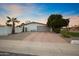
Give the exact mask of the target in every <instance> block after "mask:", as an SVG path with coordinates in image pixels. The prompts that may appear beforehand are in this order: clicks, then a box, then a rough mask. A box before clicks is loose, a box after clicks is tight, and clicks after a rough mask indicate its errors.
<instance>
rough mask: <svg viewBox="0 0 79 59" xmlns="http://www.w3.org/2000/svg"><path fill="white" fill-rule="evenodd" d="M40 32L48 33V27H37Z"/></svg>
mask: <svg viewBox="0 0 79 59" xmlns="http://www.w3.org/2000/svg"><path fill="white" fill-rule="evenodd" d="M37 31H38V32H48V31H49V28H48V27H47V26H37Z"/></svg>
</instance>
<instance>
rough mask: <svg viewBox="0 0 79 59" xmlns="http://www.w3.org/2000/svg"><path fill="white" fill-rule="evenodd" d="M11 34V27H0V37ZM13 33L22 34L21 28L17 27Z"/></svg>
mask: <svg viewBox="0 0 79 59" xmlns="http://www.w3.org/2000/svg"><path fill="white" fill-rule="evenodd" d="M11 32H12V28H11V27H7V26H4V27H0V36H3V35H8V34H11ZM15 32H16V33H20V32H22V28H19V27H17V28H15Z"/></svg>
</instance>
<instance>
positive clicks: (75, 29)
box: [69, 26, 79, 32]
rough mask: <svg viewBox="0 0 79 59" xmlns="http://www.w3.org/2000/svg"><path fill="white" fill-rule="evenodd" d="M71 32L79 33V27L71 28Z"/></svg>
mask: <svg viewBox="0 0 79 59" xmlns="http://www.w3.org/2000/svg"><path fill="white" fill-rule="evenodd" d="M69 30H70V31H78V32H79V26H76V27H70V28H69Z"/></svg>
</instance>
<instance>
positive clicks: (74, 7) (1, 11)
mask: <svg viewBox="0 0 79 59" xmlns="http://www.w3.org/2000/svg"><path fill="white" fill-rule="evenodd" d="M51 14H62V15H63V16H79V4H78V3H22V4H21V3H18V4H13V3H10V4H8V3H6V4H0V17H3V18H6V16H11V17H17V18H18V19H20V20H24V21H27V20H36V21H38V20H47V18H48V16H49V15H51Z"/></svg>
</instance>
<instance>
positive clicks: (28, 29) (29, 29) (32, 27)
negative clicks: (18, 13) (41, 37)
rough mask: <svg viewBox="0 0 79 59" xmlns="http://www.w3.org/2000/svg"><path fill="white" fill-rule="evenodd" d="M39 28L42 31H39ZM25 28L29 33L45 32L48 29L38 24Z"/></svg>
mask: <svg viewBox="0 0 79 59" xmlns="http://www.w3.org/2000/svg"><path fill="white" fill-rule="evenodd" d="M38 27H39V28H41V29H39V28H38ZM43 27H44V28H43ZM25 28H27V31H43V30H45V29H47V28H46V25H43V24H37V23H31V24H28V25H25Z"/></svg>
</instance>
